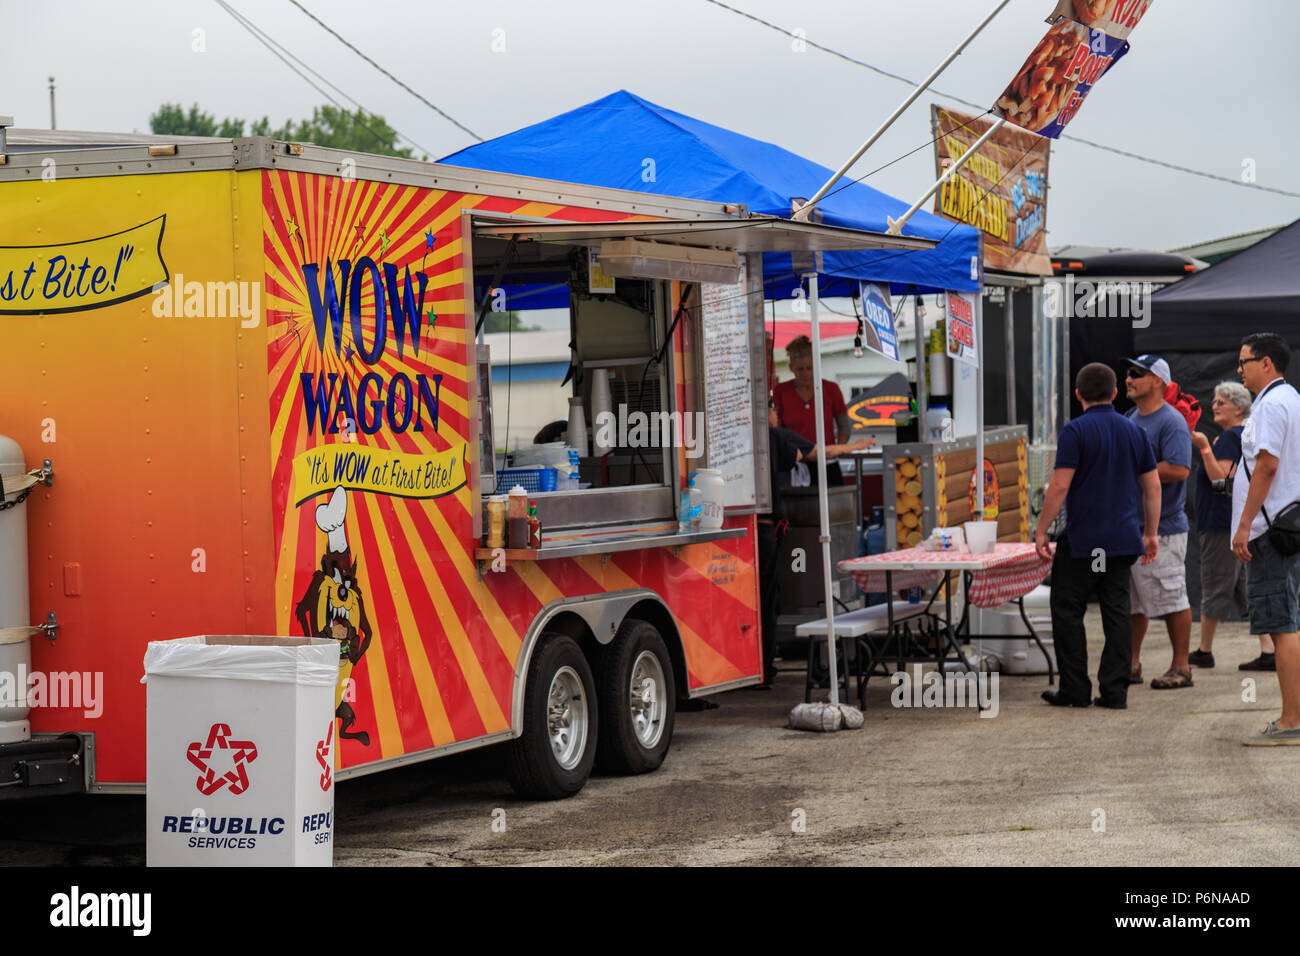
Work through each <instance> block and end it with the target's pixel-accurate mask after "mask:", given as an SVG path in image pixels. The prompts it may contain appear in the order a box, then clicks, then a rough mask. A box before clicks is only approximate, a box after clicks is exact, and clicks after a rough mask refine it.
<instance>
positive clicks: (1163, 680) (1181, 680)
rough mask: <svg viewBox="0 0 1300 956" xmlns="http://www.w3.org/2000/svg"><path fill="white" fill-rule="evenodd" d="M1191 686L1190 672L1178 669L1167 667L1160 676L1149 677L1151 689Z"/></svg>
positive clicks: (1173, 688)
mask: <svg viewBox="0 0 1300 956" xmlns="http://www.w3.org/2000/svg"><path fill="white" fill-rule="evenodd" d="M1191 686H1192V672H1191V671H1180V670H1175V669H1174V668H1172V667H1171V668H1169V670H1167V671H1165V673H1164V676H1162V677H1153V678H1151V688H1152V689H1153V690H1177V689H1178V688H1180V687H1191Z"/></svg>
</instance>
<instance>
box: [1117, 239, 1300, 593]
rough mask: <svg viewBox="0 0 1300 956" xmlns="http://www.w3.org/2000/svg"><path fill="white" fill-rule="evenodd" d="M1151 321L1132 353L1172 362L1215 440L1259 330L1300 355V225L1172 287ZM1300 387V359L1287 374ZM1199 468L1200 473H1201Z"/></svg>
mask: <svg viewBox="0 0 1300 956" xmlns="http://www.w3.org/2000/svg"><path fill="white" fill-rule="evenodd" d="M1151 306H1152V310H1151V322H1150V324H1149V325H1148V326H1147V327H1146V328H1141V329H1134V330H1133V349H1134V352H1133V353H1130V354H1142V353H1147V352H1150V353H1152V354H1155V355H1159V356H1161V357H1162V358H1164V359H1165V360H1166V361H1167V362H1169V370H1170V373H1171V374H1172V375H1173V378H1174V381H1176V382H1177V383H1178V385H1179V387H1180V388H1182V389H1183V391H1185V392H1188V393H1189V394H1191V395H1195V396H1196V397H1197V398H1198V399H1200V402H1201V408H1202V411H1203V413H1202V416H1201V421H1200V425H1199V426H1198V427H1199V429H1200V430H1201V431H1203V432H1205V433H1206V434H1207V435H1209V436H1210V439H1211V440H1213V439H1214V438H1215V437H1217V435H1218V433H1219V428H1218V426H1216V425H1215V424H1214V415H1213V412H1212V410H1211V408H1210V402H1211V400H1212V399H1213V398H1214V387H1215V386H1216V385H1218V384H1219V383H1220V382H1225V381H1228V382H1239V381H1241V378H1240V376H1239V375H1238V374H1237V353H1238V352H1239V351H1240V348H1241V339H1242V337H1243V336H1245V335H1249V334H1250V333H1252V332H1277V333H1278V334H1279V335H1281V336H1283V337H1284V338H1285V339H1286V340H1287V342H1288V343H1290V344H1291V346H1292V348H1293V349H1296V350H1297V352H1300V220H1297V221H1296V222H1293V223H1292V224H1291V225H1289V226H1287V227H1286V228H1284V229H1279V230H1278V231H1277V232H1276V233H1274V234H1273V235H1272V236H1270V237H1269V238H1267V239H1264V240H1263V241H1262V242H1258V243H1256V244H1255V245H1253V246H1251V247H1249V248H1248V249H1244V250H1242V251H1241V252H1239V253H1237V254H1236V255H1234V256H1232V257H1230V258H1228V259H1224V260H1223V261H1222V262H1217V263H1215V264H1214V265H1212V266H1210V267H1209V268H1208V269H1204V270H1202V271H1200V272H1198V273H1196V274H1195V275H1192V276H1189V277H1188V278H1186V279H1183V280H1182V281H1181V282H1177V283H1175V284H1173V285H1170V286H1166V287H1165V288H1163V289H1161V290H1160V291H1159V292H1157V293H1156V294H1155V295H1154V296H1152V299H1151ZM1287 378H1288V379H1289V380H1290V381H1291V382H1292V383H1293V384H1294V383H1295V382H1297V381H1300V357H1298V358H1297V359H1296V360H1294V361H1293V364H1292V366H1291V367H1290V368H1289V369H1288V370H1287ZM1199 467H1200V465H1199V464H1198V463H1195V462H1193V468H1199ZM1193 494H1194V483H1193V482H1191V481H1189V482H1188V505H1187V510H1188V514H1189V517H1190V519H1191V522H1192V537H1191V538H1190V539H1189V541H1188V547H1187V590H1188V594H1189V596H1190V597H1191V599H1192V607H1193V608H1194V609H1196V610H1198V611H1199V608H1198V605H1199V598H1200V583H1201V581H1200V557H1199V553H1198V551H1197V545H1196V538H1195V534H1196V518H1195V512H1194V510H1193V501H1192V498H1193Z"/></svg>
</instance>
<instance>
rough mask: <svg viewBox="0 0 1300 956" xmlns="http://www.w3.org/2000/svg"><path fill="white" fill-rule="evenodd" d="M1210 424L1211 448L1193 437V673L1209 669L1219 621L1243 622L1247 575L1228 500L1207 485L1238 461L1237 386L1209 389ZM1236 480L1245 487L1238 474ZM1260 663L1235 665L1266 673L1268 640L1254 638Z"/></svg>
mask: <svg viewBox="0 0 1300 956" xmlns="http://www.w3.org/2000/svg"><path fill="white" fill-rule="evenodd" d="M1211 407H1212V408H1213V410H1214V424H1216V425H1218V426H1219V427H1220V428H1221V429H1223V432H1222V433H1221V434H1220V435H1219V437H1218V438H1217V439H1215V441H1214V444H1213V446H1211V444H1210V439H1209V438H1208V437H1207V436H1206V435H1205V433H1203V432H1192V445H1193V447H1194V448H1195V449H1196V451H1197V453H1198V454H1199V455H1200V459H1201V465H1202V467H1201V468H1200V469H1198V470H1197V472H1196V531H1197V536H1198V538H1199V540H1200V551H1201V643H1200V646H1199V647H1198V648H1197V649H1196V650H1195V651H1193V652H1192V653H1191V654H1188V655H1187V659H1188V661H1189V662H1191V663H1192V664H1195V665H1196V666H1197V667H1213V666H1214V632H1215V630H1216V629H1217V628H1218V626H1219V621H1221V620H1223V619H1224V618H1228V617H1231V618H1234V619H1236V620H1242V619H1244V618H1245V617H1246V613H1247V608H1246V569H1245V567H1244V566H1243V565H1242V563H1241V562H1240V561H1238V560H1237V559H1236V558H1235V557H1234V556H1233V554H1232V528H1231V524H1232V497H1231V495H1230V494H1228V495H1224V494H1216V493H1215V491H1214V489H1213V488H1212V487H1211V485H1210V482H1212V481H1218V480H1220V479H1222V478H1227V477H1229V476H1233V477H1235V474H1234V473H1235V471H1236V468H1237V459H1238V458H1240V457H1241V429H1242V425H1243V424H1244V423H1245V421H1246V417H1247V416H1248V415H1249V414H1250V392H1249V391H1247V389H1246V386H1244V385H1242V384H1240V383H1239V382H1222V383H1221V384H1219V385H1218V386H1216V387H1215V389H1214V402H1213V405H1212V406H1211ZM1241 480H1242V481H1245V480H1246V476H1245V474H1244V473H1243V474H1242V476H1241ZM1259 651H1260V653H1259V657H1257V658H1255V659H1254V660H1253V661H1247V662H1246V663H1244V664H1241V665H1239V669H1240V670H1244V671H1271V670H1273V669H1274V663H1273V639H1272V638H1270V637H1269V636H1268V635H1267V634H1261V635H1259Z"/></svg>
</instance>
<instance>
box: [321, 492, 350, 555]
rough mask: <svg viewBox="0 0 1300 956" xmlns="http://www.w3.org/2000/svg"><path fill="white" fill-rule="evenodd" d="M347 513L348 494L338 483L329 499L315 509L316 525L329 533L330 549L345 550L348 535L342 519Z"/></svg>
mask: <svg viewBox="0 0 1300 956" xmlns="http://www.w3.org/2000/svg"><path fill="white" fill-rule="evenodd" d="M347 514H348V495H347V492H346V491H344V490H343V486H342V485H339V486H338V487H337V488H335V489H334V493H333V494H332V495H330V500H329V501H328V502H326V503H325V504H323V505H321V506H320V507H318V508H317V509H316V527H318V528H320V529H321V530H322V531H324V532H325V533H326V534H327V535H329V547H330V550H331V551H346V550H347V549H348V535H347V531H346V529H344V527H343V519H344V518H346V517H347Z"/></svg>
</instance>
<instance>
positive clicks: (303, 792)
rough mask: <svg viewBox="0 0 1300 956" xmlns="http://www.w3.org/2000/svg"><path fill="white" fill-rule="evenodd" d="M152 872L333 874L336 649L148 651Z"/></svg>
mask: <svg viewBox="0 0 1300 956" xmlns="http://www.w3.org/2000/svg"><path fill="white" fill-rule="evenodd" d="M144 671H145V677H144V681H145V683H146V684H147V686H148V691H147V695H146V696H147V711H146V713H147V717H146V735H147V746H146V759H147V767H146V771H147V780H146V784H145V793H146V799H145V813H146V819H147V824H146V826H147V835H146V839H145V851H146V860H147V863H148V865H149V866H331V865H333V862H334V755H335V743H336V738H335V730H334V688H335V684H336V683H337V681H338V672H339V645H338V642H337V641H331V640H325V639H321V638H310V639H308V638H305V637H299V638H279V637H253V636H240V635H236V636H211V635H209V636H202V637H185V638H181V639H179V640H174V641H153V642H150V644H149V647H148V649H147V650H146V651H145V655H144Z"/></svg>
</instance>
